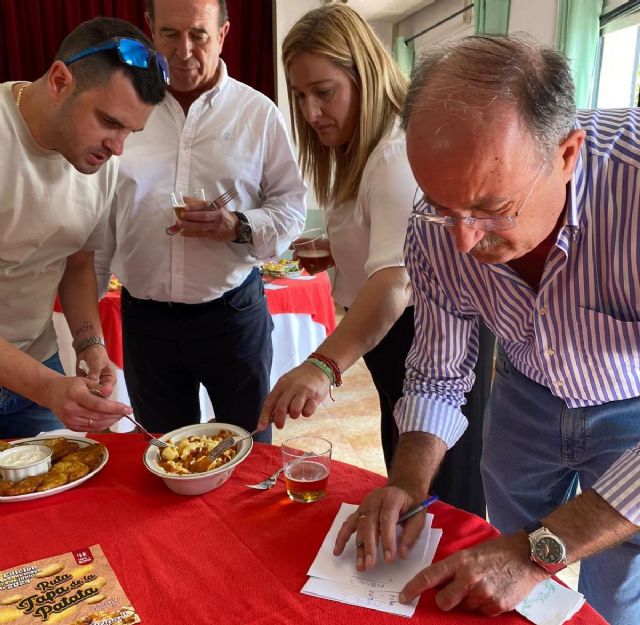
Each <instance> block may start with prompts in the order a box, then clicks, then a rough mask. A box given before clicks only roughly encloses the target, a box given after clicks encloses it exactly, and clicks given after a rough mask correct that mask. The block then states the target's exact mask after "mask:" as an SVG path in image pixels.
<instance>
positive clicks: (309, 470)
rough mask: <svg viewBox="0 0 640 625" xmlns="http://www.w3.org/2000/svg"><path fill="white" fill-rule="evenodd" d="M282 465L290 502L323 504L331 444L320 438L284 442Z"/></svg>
mask: <svg viewBox="0 0 640 625" xmlns="http://www.w3.org/2000/svg"><path fill="white" fill-rule="evenodd" d="M282 466H283V467H284V481H285V485H286V488H287V494H288V495H289V499H292V500H293V501H299V502H301V503H313V502H314V501H319V500H320V499H322V498H323V497H324V496H325V494H326V493H327V483H328V482H329V471H330V468H331V443H330V442H329V441H328V440H327V439H326V438H321V437H320V436H295V437H293V438H289V439H287V440H286V441H284V443H282Z"/></svg>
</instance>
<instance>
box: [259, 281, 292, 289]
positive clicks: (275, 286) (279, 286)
mask: <svg viewBox="0 0 640 625" xmlns="http://www.w3.org/2000/svg"><path fill="white" fill-rule="evenodd" d="M264 288H265V289H266V290H267V291H277V290H279V289H288V288H289V287H288V286H287V285H286V284H271V282H267V283H266V284H265V285H264Z"/></svg>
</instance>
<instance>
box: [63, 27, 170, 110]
mask: <svg viewBox="0 0 640 625" xmlns="http://www.w3.org/2000/svg"><path fill="white" fill-rule="evenodd" d="M112 37H129V38H131V39H136V40H137V41H140V42H141V43H143V44H144V45H146V46H148V47H149V48H153V44H152V43H151V41H150V40H149V38H148V37H147V36H146V35H145V34H144V33H143V32H142V31H141V30H140V29H139V28H137V27H136V26H134V25H133V24H130V23H129V22H125V21H124V20H121V19H118V18H115V17H96V18H94V19H92V20H88V21H86V22H82V24H80V25H79V26H77V27H76V28H74V29H73V30H72V31H71V32H70V33H69V34H68V35H67V36H66V37H65V38H64V40H63V41H62V43H61V44H60V48H59V49H58V52H57V53H56V56H55V60H56V61H64V60H65V59H67V58H69V57H70V56H71V55H72V54H75V53H76V52H80V51H81V50H84V49H85V48H89V47H91V46H95V45H97V44H99V43H102V42H103V41H107V40H109V39H111V38H112ZM69 71H70V72H71V73H72V74H73V77H74V79H75V81H76V85H77V86H76V92H77V93H81V92H83V91H87V90H88V89H92V88H94V87H98V86H101V85H104V84H105V83H107V82H108V81H109V80H110V78H111V76H112V74H113V73H114V72H116V71H123V72H124V73H125V74H126V75H127V76H128V77H129V79H130V80H131V83H132V84H133V87H134V88H135V90H136V92H137V94H138V96H139V97H140V99H141V100H142V101H143V102H146V103H147V104H158V102H162V100H163V98H164V95H165V92H166V88H167V85H166V83H165V81H164V78H163V76H162V73H161V72H160V71H159V69H158V68H157V67H156V65H155V61H152V63H151V66H150V67H149V69H144V68H140V67H132V66H130V65H126V64H124V63H122V61H120V59H119V58H118V52H117V50H115V49H114V50H104V51H102V52H98V53H96V54H92V55H90V56H87V57H85V58H83V59H80V60H78V61H76V62H74V63H73V64H71V65H69Z"/></svg>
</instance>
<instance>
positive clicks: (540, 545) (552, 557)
mask: <svg viewBox="0 0 640 625" xmlns="http://www.w3.org/2000/svg"><path fill="white" fill-rule="evenodd" d="M533 555H534V556H535V557H536V558H538V560H540V561H541V562H545V563H546V564H558V563H559V562H562V559H563V558H564V549H563V547H562V545H561V544H560V543H559V542H558V541H557V540H556V539H555V538H552V537H551V536H542V537H541V538H538V540H536V543H535V545H534V546H533Z"/></svg>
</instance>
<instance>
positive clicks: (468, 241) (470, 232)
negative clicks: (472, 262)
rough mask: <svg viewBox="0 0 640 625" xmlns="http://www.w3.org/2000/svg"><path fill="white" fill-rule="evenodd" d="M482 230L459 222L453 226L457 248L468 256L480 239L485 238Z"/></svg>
mask: <svg viewBox="0 0 640 625" xmlns="http://www.w3.org/2000/svg"><path fill="white" fill-rule="evenodd" d="M484 234H485V233H484V232H483V231H482V230H478V229H477V228H472V227H471V226H469V225H467V224H466V223H464V221H457V222H456V224H455V225H454V226H453V236H454V238H455V241H456V248H457V250H458V251H459V252H462V253H463V254H468V253H469V252H470V251H471V250H472V249H473V247H474V246H475V245H476V243H477V242H478V241H480V239H482V237H483V236H484Z"/></svg>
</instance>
